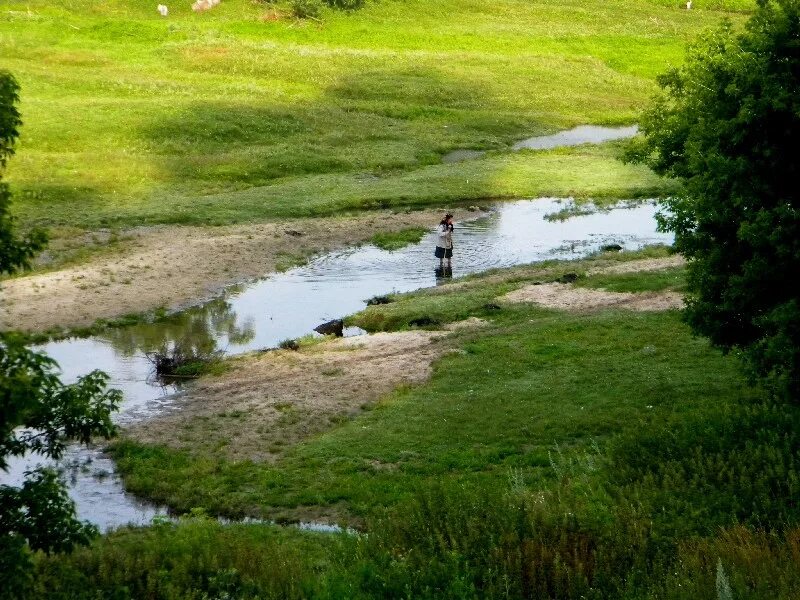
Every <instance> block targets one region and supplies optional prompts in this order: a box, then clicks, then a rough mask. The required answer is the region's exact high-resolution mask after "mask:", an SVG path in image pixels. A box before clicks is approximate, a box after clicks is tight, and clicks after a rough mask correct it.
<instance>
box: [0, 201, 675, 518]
mask: <svg viewBox="0 0 800 600" xmlns="http://www.w3.org/2000/svg"><path fill="white" fill-rule="evenodd" d="M564 207H565V203H564V202H562V201H560V200H556V199H539V200H535V201H531V200H522V201H518V202H508V203H503V204H499V205H497V206H495V207H494V209H493V210H492V212H491V213H490V214H489V215H488V216H485V217H481V218H478V219H475V220H472V221H468V222H462V223H457V224H456V229H455V232H454V259H453V275H454V277H460V276H463V275H467V274H471V273H478V272H481V271H485V270H487V269H491V268H497V267H508V266H512V265H518V264H525V263H530V262H534V261H538V260H544V259H553V258H579V257H582V256H585V255H587V254H589V253H591V252H594V251H596V250H597V249H599V248H600V246H602V245H604V244H607V243H611V242H615V243H618V244H620V245H621V246H623V247H624V248H625V249H636V248H640V247H642V246H644V245H649V244H655V243H671V237H670V236H669V235H667V234H662V233H657V232H656V231H655V221H654V214H655V211H656V208H655V206H654V205H653V204H652V203H646V204H643V205H640V206H636V207H634V208H617V209H614V210H610V211H602V212H596V213H594V214H590V215H583V216H579V217H575V218H571V219H567V220H564V221H558V220H548V219H546V218H545V217H546V216H547V215H551V214H553V213H558V212H560V211H562V210H563V209H564ZM434 225H435V224H434ZM434 245H435V233H434V232H433V231H431V232H430V233H429V234H427V235H426V236H425V237H424V238H423V239H422V241H421V242H420V243H419V244H414V245H411V246H408V247H406V248H403V249H401V250H397V251H394V252H387V251H384V250H379V249H378V248H375V247H374V246H371V245H366V246H361V247H356V248H350V249H347V250H342V251H339V252H333V253H330V254H325V255H322V256H320V257H318V258H315V259H314V260H312V261H311V262H310V263H309V264H307V265H305V266H302V267H298V268H295V269H292V270H291V271H288V272H286V273H281V274H275V275H271V276H269V277H267V278H265V279H263V280H260V281H256V282H253V283H251V284H247V285H241V286H237V287H235V288H231V289H230V290H228V291H227V292H226V293H225V294H224V296H222V297H221V298H217V299H215V300H212V301H210V302H207V303H205V304H202V305H200V306H197V307H194V308H190V309H187V310H185V311H182V312H180V313H178V314H176V315H174V316H173V317H171V318H170V319H168V320H166V321H164V322H159V323H153V324H140V325H134V326H130V327H124V328H118V329H111V330H108V331H106V332H104V333H102V334H100V335H98V336H95V337H92V338H88V339H67V340H62V341H58V342H52V343H49V344H45V345H43V346H42V347H41V349H42V350H44V351H45V352H46V353H47V354H48V355H49V356H51V357H52V358H54V359H55V360H56V361H58V363H59V365H60V366H61V370H62V373H63V378H64V380H65V381H74V380H75V379H76V378H77V377H78V376H80V375H82V374H85V373H87V372H88V371H90V370H92V369H102V370H103V371H105V372H107V373H108V374H109V375H110V377H111V382H110V384H111V385H112V386H113V387H115V388H118V389H121V390H122V391H123V395H124V400H123V404H122V408H121V411H120V413H119V414H118V415H116V417H115V418H116V420H117V421H118V422H120V423H125V422H128V421H131V420H137V419H141V418H144V417H147V416H148V415H152V414H154V413H157V412H158V411H159V410H160V408H161V407H163V406H164V405H165V404H169V403H170V402H172V401H173V399H174V398H175V396H174V394H175V392H178V391H179V387H177V386H162V385H159V384H158V382H157V381H156V380H155V379H154V377H153V374H152V365H151V364H150V362H149V360H148V359H147V358H146V356H145V352H148V351H152V350H157V349H159V348H162V347H163V346H164V345H169V344H174V343H176V342H181V343H190V344H192V345H193V346H195V347H198V348H202V349H204V350H208V351H213V350H224V351H225V352H226V353H227V354H239V353H242V352H247V351H249V350H255V349H260V348H269V347H275V346H277V344H278V343H279V342H280V341H281V340H284V339H287V338H296V337H300V336H303V335H308V334H310V333H312V330H313V328H314V327H315V326H317V325H319V324H320V323H322V322H324V321H327V320H330V319H334V318H340V317H343V316H345V315H348V314H350V313H353V312H356V311H358V310H361V309H362V308H363V307H364V306H365V301H366V300H367V299H368V298H370V297H372V296H375V295H382V294H386V293H390V292H406V291H411V290H414V289H418V288H422V287H430V286H433V285H436V284H437V283H440V282H441V280H437V278H436V275H435V271H434V267H435V266H436V262H437V261H436V259H434V257H433V248H434ZM354 333H357V332H354ZM36 462H37V461H36V460H35V458H31V457H29V458H28V459H27V460H25V461H22V460H20V461H16V462H15V463H14V464H13V465H12V469H11V470H10V472H9V473H7V474H2V475H0V483H10V484H17V483H18V482H19V481H20V480H21V477H22V473H23V472H24V470H26V469H27V468H30V467H31V466H32V465H33V464H35V463H36ZM61 466H62V467H64V470H65V474H66V476H67V480H68V483H69V488H70V494H71V496H72V497H73V498H74V499H75V501H76V504H77V508H78V514H79V516H80V517H81V518H83V519H87V520H89V521H91V522H93V523H95V524H97V525H98V526H99V527H100V528H101V529H102V530H106V529H108V528H111V527H116V526H119V525H124V524H127V523H129V522H132V523H149V522H150V520H151V519H152V517H153V516H154V515H156V514H163V513H165V512H166V511H164V510H160V509H157V508H154V507H152V506H151V505H148V504H147V503H143V502H140V501H139V500H137V499H136V498H134V497H133V496H131V495H130V494H126V493H125V492H124V490H123V488H122V485H121V483H120V480H119V478H118V476H117V475H116V474H115V473H114V466H113V462H112V461H111V460H110V459H108V458H107V457H104V456H103V455H102V454H101V453H100V452H99V451H97V450H87V449H85V448H79V447H73V448H71V449H70V451H69V452H68V453H67V456H66V457H65V458H64V460H62V461H61Z"/></svg>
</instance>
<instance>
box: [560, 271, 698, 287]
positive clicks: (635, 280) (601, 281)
mask: <svg viewBox="0 0 800 600" xmlns="http://www.w3.org/2000/svg"><path fill="white" fill-rule="evenodd" d="M575 285H577V286H579V287H589V288H602V289H604V290H608V291H609V292H634V293H635V292H660V291H664V290H672V291H677V292H682V291H684V290H685V289H686V268H685V267H673V268H670V269H662V270H659V271H646V272H643V273H617V274H613V273H609V274H605V273H603V274H598V275H590V276H588V277H581V278H580V279H578V281H576V282H575Z"/></svg>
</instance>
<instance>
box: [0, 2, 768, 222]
mask: <svg viewBox="0 0 800 600" xmlns="http://www.w3.org/2000/svg"><path fill="white" fill-rule="evenodd" d="M751 7H752V2H751V1H750V0H697V1H696V2H695V9H693V10H692V11H687V10H685V9H681V8H680V3H678V2H671V1H666V0H643V1H637V2H626V1H623V0H610V1H607V2H585V1H580V0H567V1H560V0H559V1H555V0H538V1H523V0H499V1H497V2H492V3H481V2H477V1H474V0H444V1H442V2H437V3H435V4H431V3H429V2H423V1H422V0H411V1H402V2H401V1H398V0H385V1H381V2H368V3H367V4H366V6H365V7H364V8H363V9H361V10H359V11H356V12H352V13H351V12H342V11H334V10H328V9H326V10H325V11H324V12H323V14H322V17H321V20H320V21H305V22H299V21H297V20H295V19H293V18H291V17H290V16H289V13H288V11H287V10H286V7H284V6H282V5H280V4H279V5H273V4H268V3H261V2H257V1H256V2H251V1H249V0H225V1H224V2H223V3H222V4H220V5H219V6H218V7H216V8H215V9H213V10H212V11H209V12H207V13H199V14H196V13H192V12H191V10H189V5H188V2H186V3H184V4H181V5H174V6H170V16H169V17H168V18H166V19H164V18H161V17H160V16H159V15H158V14H157V13H156V10H155V5H153V4H152V3H150V2H149V1H148V2H144V1H143V0H132V1H128V2H122V1H121V0H110V1H108V2H102V3H97V2H93V1H88V0H73V1H70V2H66V3H52V2H46V1H44V0H31V1H25V2H22V1H17V0H4V1H3V2H2V3H1V4H0V56H2V61H1V62H0V68H4V69H8V70H9V71H11V72H12V73H14V74H15V76H16V77H17V78H18V79H19V81H20V83H21V85H22V102H21V106H20V108H21V111H22V114H23V117H24V120H25V125H24V127H23V130H22V137H21V142H20V144H19V148H18V153H17V156H16V157H15V158H14V159H13V161H12V162H11V164H10V168H9V171H8V180H9V181H10V182H11V183H12V184H13V186H14V188H15V190H16V191H17V196H16V198H17V199H16V205H15V210H16V211H17V213H18V215H19V216H20V217H21V219H22V221H23V224H26V225H30V224H40V225H45V226H51V227H53V226H54V227H57V228H61V229H60V230H61V231H63V232H68V231H69V230H68V228H70V227H71V228H79V229H96V228H99V227H108V226H115V227H116V226H119V227H125V226H131V225H136V224H141V223H156V222H159V223H187V222H191V223H226V222H237V221H244V220H263V219H270V218H274V217H281V216H300V215H325V214H330V213H333V212H342V211H346V210H358V209H363V208H371V207H375V206H408V205H418V204H430V203H452V202H457V201H460V200H469V199H475V198H490V197H492V198H502V197H517V196H539V195H559V196H566V195H576V196H583V197H586V196H596V197H601V198H602V197H634V196H638V197H641V196H648V195H655V194H659V193H664V192H665V191H669V189H670V188H669V184H664V183H663V182H659V181H658V180H656V179H655V178H654V177H653V176H652V175H651V174H650V173H649V172H648V171H646V170H645V169H644V168H641V167H632V166H626V165H623V164H621V163H620V162H619V161H618V160H617V158H616V157H617V154H618V150H617V149H615V147H613V146H612V147H611V148H599V149H586V148H575V149H571V150H565V151H556V152H539V153H535V152H525V153H520V154H513V155H512V154H509V153H508V152H504V151H503V150H504V149H505V148H507V147H508V145H509V143H510V142H512V141H514V140H517V139H520V138H524V137H528V136H531V135H535V134H540V133H550V132H553V131H556V130H559V129H562V128H567V127H571V126H573V125H577V124H581V123H598V124H609V125H613V124H623V123H631V122H634V121H635V120H636V118H637V111H638V110H639V109H640V108H641V107H642V105H643V103H644V102H645V101H646V99H647V98H648V97H649V96H650V95H651V93H652V92H653V91H654V83H653V80H654V76H655V75H656V74H657V73H658V72H660V71H662V70H664V69H665V68H666V67H667V66H668V65H670V64H677V63H679V62H680V61H681V60H682V56H683V52H684V45H685V43H686V42H687V41H688V40H689V39H691V38H692V37H693V36H694V35H696V34H697V33H698V32H699V31H700V30H701V29H703V28H706V27H708V26H712V25H714V24H716V23H718V22H719V21H720V20H721V19H722V17H723V16H728V17H731V18H732V19H733V20H734V21H737V20H739V19H740V18H741V14H740V13H739V12H731V11H746V10H747V9H749V8H751ZM275 15H278V18H277V20H274V19H275ZM457 148H476V149H488V150H494V151H495V152H493V153H490V154H489V155H488V156H487V157H485V158H483V159H480V160H475V161H469V162H467V163H460V164H449V165H441V164H439V162H440V157H441V155H442V154H443V153H446V152H448V151H450V150H453V149H457ZM665 185H666V186H667V187H665Z"/></svg>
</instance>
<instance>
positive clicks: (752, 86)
mask: <svg viewBox="0 0 800 600" xmlns="http://www.w3.org/2000/svg"><path fill="white" fill-rule="evenodd" d="M659 84H660V86H661V88H662V90H663V91H662V93H661V94H660V95H659V96H658V97H657V98H656V100H655V101H654V103H653V105H652V106H651V107H650V108H649V109H648V110H647V111H646V112H645V114H644V116H643V119H642V121H641V131H642V133H643V134H644V139H643V140H642V141H640V142H639V145H638V146H635V147H634V148H633V152H632V156H633V158H634V159H635V160H642V161H645V162H647V163H648V164H649V165H650V166H651V167H652V168H653V169H654V170H655V171H656V172H657V173H659V174H661V175H665V176H669V177H675V178H678V179H679V180H681V181H682V182H683V183H684V185H683V190H682V192H681V193H680V194H678V195H676V196H675V197H673V198H670V199H669V200H668V201H666V203H665V206H666V209H667V210H666V211H665V212H664V213H663V214H662V215H661V225H662V227H663V228H664V229H665V230H668V231H673V232H674V233H675V248H676V250H677V251H678V252H680V253H681V254H683V255H684V256H685V257H686V258H687V259H688V261H689V264H688V274H689V275H688V280H689V286H688V287H689V296H688V298H687V308H686V319H687V321H688V323H689V324H690V326H691V327H692V328H693V330H694V331H695V332H697V333H699V334H702V335H705V336H707V337H708V338H709V339H710V340H711V341H712V342H713V343H714V344H715V345H717V346H719V347H721V348H723V349H725V350H734V351H737V352H740V353H741V354H742V356H743V358H744V359H745V362H746V364H747V365H748V367H749V371H750V372H751V374H752V375H753V376H755V377H756V378H760V379H762V380H765V381H769V382H771V384H774V386H775V389H777V390H779V392H780V393H781V394H783V395H784V396H785V397H788V398H791V399H794V400H797V399H798V398H800V350H798V346H800V293H799V290H800V284H798V281H797V274H798V273H800V212H798V210H799V209H800V205H799V204H798V202H799V201H800V188H798V184H797V182H798V176H799V175H800V172H799V171H800V161H798V158H797V157H798V151H799V150H800V1H799V0H759V2H758V8H757V10H756V12H755V14H754V15H753V16H752V18H751V19H750V20H749V22H748V23H747V25H746V27H745V28H744V30H743V31H741V32H736V31H734V30H733V28H732V26H731V25H730V24H725V25H723V26H722V28H720V29H718V30H716V31H713V32H709V33H707V34H706V35H704V36H703V37H702V38H701V39H700V40H699V41H698V42H697V43H696V44H694V45H693V46H691V47H690V49H689V54H688V58H687V61H686V64H685V65H684V66H682V67H680V68H675V69H672V70H670V71H669V72H668V73H666V74H665V75H663V76H662V77H660V78H659Z"/></svg>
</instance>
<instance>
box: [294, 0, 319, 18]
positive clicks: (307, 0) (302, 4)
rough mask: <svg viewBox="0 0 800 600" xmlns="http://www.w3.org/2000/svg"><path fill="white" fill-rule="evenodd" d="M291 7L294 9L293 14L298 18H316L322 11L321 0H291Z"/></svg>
mask: <svg viewBox="0 0 800 600" xmlns="http://www.w3.org/2000/svg"><path fill="white" fill-rule="evenodd" d="M289 7H290V8H291V10H292V16H294V17H296V18H298V19H312V20H316V19H317V18H319V15H320V13H321V12H322V2H321V1H320V0H289Z"/></svg>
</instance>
